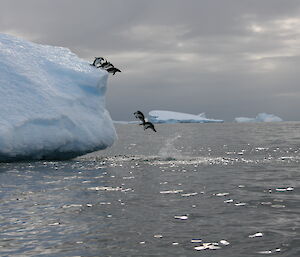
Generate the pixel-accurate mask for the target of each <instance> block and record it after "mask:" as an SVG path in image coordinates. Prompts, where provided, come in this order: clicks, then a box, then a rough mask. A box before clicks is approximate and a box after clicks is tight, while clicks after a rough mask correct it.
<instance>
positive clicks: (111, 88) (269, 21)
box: [0, 0, 300, 121]
mask: <svg viewBox="0 0 300 257" xmlns="http://www.w3.org/2000/svg"><path fill="white" fill-rule="evenodd" d="M299 28H300V1H299V0H288V1H286V0H242V1H241V0H151V1H149V0H109V1H107V0H106V1H104V0H103V1H102V0H86V1H81V0H26V1H17V0H0V33H6V34H10V35H14V36H18V37H22V38H24V39H27V40H31V41H34V42H36V43H41V44H48V45H56V46H63V47H67V48H69V49H71V50H72V51H73V52H74V53H76V54H77V55H78V56H79V57H81V58H83V59H85V60H88V61H90V62H92V61H93V59H94V57H95V56H103V57H105V58H107V59H108V60H109V61H110V62H112V63H113V64H114V65H115V66H116V67H118V68H119V69H120V70H121V71H122V72H121V73H117V74H116V75H115V76H110V78H109V81H108V91H107V96H106V105H107V109H108V110H109V112H110V114H111V116H112V118H113V119H114V120H134V116H133V112H134V111H136V110H141V111H143V112H145V113H146V114H147V113H148V112H149V111H151V110H169V111H179V112H186V113H192V114H199V113H202V112H205V113H206V115H207V117H208V118H215V119H223V120H225V121H233V120H234V118H235V117H241V116H243V117H255V116H256V115H257V114H258V113H260V112H267V113H271V114H275V115H277V116H279V117H281V118H282V119H284V120H286V121H299V120H300V112H299V110H300V83H299V80H300V29H299Z"/></svg>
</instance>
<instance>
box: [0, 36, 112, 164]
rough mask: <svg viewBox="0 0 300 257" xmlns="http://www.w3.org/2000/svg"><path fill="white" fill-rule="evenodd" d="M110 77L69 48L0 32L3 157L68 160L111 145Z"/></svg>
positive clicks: (0, 141)
mask: <svg viewBox="0 0 300 257" xmlns="http://www.w3.org/2000/svg"><path fill="white" fill-rule="evenodd" d="M107 78H108V73H107V72H106V71H103V70H101V69H96V68H95V67H93V66H91V65H89V63H88V62H87V61H84V60H81V59H79V58H78V57H77V56H76V55H75V54H74V53H72V52H71V51H70V50H69V49H66V48H62V47H53V46H47V45H39V44H35V43H32V42H28V41H25V40H22V39H18V38H15V37H12V36H9V35H5V34H0V161H15V160H22V159H68V158H72V157H75V156H78V155H81V154H85V153H88V152H91V151H95V150H100V149H104V148H106V147H108V146H110V145H112V144H113V142H114V140H115V139H116V132H115V128H114V126H113V123H112V120H111V118H110V115H109V113H108V111H107V110H106V109H105V92H106V85H107Z"/></svg>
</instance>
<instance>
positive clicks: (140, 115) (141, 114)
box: [133, 111, 146, 125]
mask: <svg viewBox="0 0 300 257" xmlns="http://www.w3.org/2000/svg"><path fill="white" fill-rule="evenodd" d="M133 114H134V116H135V117H136V118H137V119H139V120H141V122H143V124H144V123H145V122H146V121H145V115H144V114H143V113H142V112H141V111H136V112H135V113H133ZM140 125H142V124H140Z"/></svg>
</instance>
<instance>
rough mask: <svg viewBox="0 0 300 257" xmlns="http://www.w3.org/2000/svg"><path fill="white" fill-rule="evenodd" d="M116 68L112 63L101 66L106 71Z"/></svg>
mask: <svg viewBox="0 0 300 257" xmlns="http://www.w3.org/2000/svg"><path fill="white" fill-rule="evenodd" d="M114 67H115V66H114V65H113V64H112V63H110V62H105V63H103V64H102V65H101V68H104V69H108V68H114Z"/></svg>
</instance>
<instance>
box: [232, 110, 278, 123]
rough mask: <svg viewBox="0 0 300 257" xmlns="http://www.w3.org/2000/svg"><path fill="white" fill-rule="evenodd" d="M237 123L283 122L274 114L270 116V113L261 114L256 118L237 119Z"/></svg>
mask: <svg viewBox="0 0 300 257" xmlns="http://www.w3.org/2000/svg"><path fill="white" fill-rule="evenodd" d="M235 121H236V122H239V123H242V122H280V121H283V120H282V119H281V118H279V117H278V116H275V115H274V114H268V113H264V112H262V113H259V114H257V116H256V117H255V118H247V117H237V118H235Z"/></svg>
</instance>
